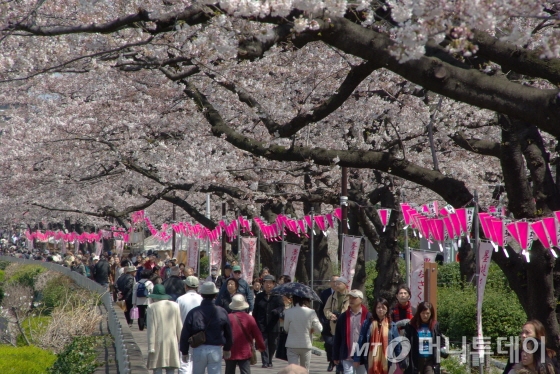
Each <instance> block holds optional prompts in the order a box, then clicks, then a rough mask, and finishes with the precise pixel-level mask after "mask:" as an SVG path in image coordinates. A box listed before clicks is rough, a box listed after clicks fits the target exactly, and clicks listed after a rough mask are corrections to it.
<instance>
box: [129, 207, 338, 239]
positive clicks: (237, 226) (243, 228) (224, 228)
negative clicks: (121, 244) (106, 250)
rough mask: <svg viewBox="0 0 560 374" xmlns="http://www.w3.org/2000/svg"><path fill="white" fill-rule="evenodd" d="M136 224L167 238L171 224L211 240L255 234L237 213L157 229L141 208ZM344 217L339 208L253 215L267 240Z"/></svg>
mask: <svg viewBox="0 0 560 374" xmlns="http://www.w3.org/2000/svg"><path fill="white" fill-rule="evenodd" d="M131 219H132V223H133V224H134V225H140V224H142V223H145V224H146V227H147V228H148V230H149V231H150V233H151V235H152V236H153V237H155V238H157V239H160V240H162V241H168V240H169V239H170V238H171V236H172V233H170V230H169V227H171V229H172V230H173V231H175V232H176V233H178V234H183V235H185V236H187V237H190V238H197V239H202V240H209V241H210V242H215V241H218V240H219V239H220V237H221V235H222V234H224V233H225V235H226V237H227V240H228V241H233V240H234V239H236V238H237V236H238V235H239V234H240V233H244V234H250V235H254V234H253V233H252V232H251V221H250V220H249V219H247V218H245V217H242V216H240V217H238V218H236V219H234V220H232V221H230V222H229V223H227V222H226V221H224V220H221V221H219V222H218V224H217V226H216V228H214V229H213V230H210V229H208V228H207V227H204V226H202V225H201V224H200V223H196V224H191V223H189V222H178V223H174V224H171V225H169V224H162V225H161V230H158V229H156V228H155V227H154V225H153V224H152V222H151V220H150V217H148V216H147V215H146V213H145V212H144V211H143V210H142V211H138V212H134V213H133V214H132V216H131ZM341 219H342V209H341V208H336V209H334V210H333V211H332V212H331V213H328V214H323V215H321V214H319V215H313V216H310V215H307V216H304V217H303V218H301V219H293V218H290V217H289V216H286V215H284V214H279V215H278V216H276V220H275V221H274V222H273V223H271V224H269V223H266V222H264V221H263V220H262V219H261V218H259V217H255V218H253V222H254V223H255V224H256V225H257V227H258V229H259V230H260V232H261V233H262V235H263V237H264V238H265V239H266V240H267V241H280V240H281V236H282V234H285V229H288V230H290V231H291V232H293V233H294V234H296V235H298V236H302V235H303V236H306V237H308V234H307V230H308V229H309V228H313V227H314V225H317V227H318V228H319V229H320V230H321V231H322V232H323V233H324V234H325V235H326V234H327V231H328V229H329V228H335V227H336V225H337V220H338V221H340V220H341Z"/></svg>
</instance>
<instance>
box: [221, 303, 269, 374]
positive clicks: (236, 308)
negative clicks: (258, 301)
mask: <svg viewBox="0 0 560 374" xmlns="http://www.w3.org/2000/svg"><path fill="white" fill-rule="evenodd" d="M229 308H230V309H231V313H230V314H228V318H229V324H230V325H231V331H232V335H233V341H234V342H235V344H234V345H233V346H232V347H231V357H229V358H228V359H226V373H225V374H235V367H236V366H239V371H240V372H241V374H250V373H251V363H250V360H251V356H252V355H253V353H252V352H251V348H252V347H253V340H254V341H256V344H257V349H258V350H259V352H263V351H264V350H265V349H266V347H265V345H264V340H263V337H262V334H261V331H260V330H259V328H258V326H257V323H256V322H255V319H254V318H253V317H252V316H250V315H249V314H247V310H248V309H249V303H247V301H245V296H243V295H241V294H237V295H234V296H233V298H232V301H231V303H230V304H229Z"/></svg>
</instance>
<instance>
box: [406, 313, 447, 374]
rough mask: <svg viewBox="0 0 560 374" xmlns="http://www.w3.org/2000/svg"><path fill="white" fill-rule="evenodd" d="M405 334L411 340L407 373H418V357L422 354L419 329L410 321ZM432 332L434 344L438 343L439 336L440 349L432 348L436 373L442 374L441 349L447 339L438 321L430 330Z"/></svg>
mask: <svg viewBox="0 0 560 374" xmlns="http://www.w3.org/2000/svg"><path fill="white" fill-rule="evenodd" d="M404 331H405V336H406V338H407V339H408V340H409V341H410V353H409V356H408V358H409V363H408V367H407V368H406V370H405V371H404V372H405V374H416V373H418V358H419V356H420V352H419V350H420V349H419V347H418V344H419V341H418V331H417V330H416V328H415V327H414V326H412V325H411V324H410V323H409V324H407V325H406V326H405V328H404ZM430 332H431V333H432V344H434V345H435V344H436V343H437V338H438V337H439V349H437V350H435V349H433V348H432V357H433V359H434V374H440V364H439V362H440V360H441V358H440V352H439V351H440V350H441V348H443V347H445V339H444V338H443V336H441V330H440V328H439V323H438V322H436V323H435V324H434V327H433V328H432V329H431V331H430Z"/></svg>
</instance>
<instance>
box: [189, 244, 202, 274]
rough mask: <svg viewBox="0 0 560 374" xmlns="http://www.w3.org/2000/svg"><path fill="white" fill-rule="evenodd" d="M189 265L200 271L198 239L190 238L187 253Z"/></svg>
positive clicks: (196, 271)
mask: <svg viewBox="0 0 560 374" xmlns="http://www.w3.org/2000/svg"><path fill="white" fill-rule="evenodd" d="M187 266H190V267H191V268H193V269H194V271H195V273H199V271H198V239H189V250H188V254H187Z"/></svg>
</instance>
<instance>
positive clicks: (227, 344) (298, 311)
mask: <svg viewBox="0 0 560 374" xmlns="http://www.w3.org/2000/svg"><path fill="white" fill-rule="evenodd" d="M10 254H11V255H15V256H18V257H24V258H32V259H36V260H43V261H48V262H56V263H59V264H61V265H63V266H67V267H69V268H71V269H72V270H73V271H76V272H77V273H79V274H82V275H83V276H86V277H90V278H91V279H92V280H94V281H95V282H97V283H99V284H100V285H102V286H104V287H107V289H108V291H110V292H112V293H113V297H114V300H115V301H119V302H121V303H122V304H124V309H125V313H124V314H125V317H126V320H127V322H128V323H129V325H132V324H133V322H134V319H137V323H138V328H139V330H141V331H143V330H145V329H146V330H147V333H148V362H147V366H148V369H151V370H154V373H155V374H158V373H163V372H164V371H165V372H166V373H174V372H175V370H176V369H179V373H183V374H187V373H188V374H190V373H194V374H203V373H205V372H207V373H208V374H218V373H221V366H222V359H224V360H225V372H226V374H234V373H235V371H236V368H237V367H239V370H240V372H241V373H242V374H249V373H250V372H251V365H252V364H256V362H257V354H256V351H259V352H260V358H261V365H262V368H272V367H273V358H277V359H281V360H284V361H287V364H288V366H286V367H285V368H283V369H282V370H281V372H282V373H294V374H300V373H307V372H308V369H309V367H310V361H311V352H312V349H313V345H312V342H313V334H314V333H320V334H321V335H322V338H323V340H324V343H325V351H326V356H327V357H326V358H327V361H328V366H327V368H326V371H327V372H333V371H336V374H342V373H344V374H354V373H355V374H366V373H367V374H389V373H391V374H403V373H404V374H439V373H440V359H441V358H443V357H446V356H447V347H446V346H445V339H444V338H443V337H442V334H441V330H440V327H439V323H438V322H437V321H436V320H435V318H434V316H435V313H434V307H433V305H432V304H431V303H429V302H426V301H423V302H421V303H419V304H418V305H417V306H416V307H414V306H413V305H411V302H410V296H411V292H410V289H409V288H408V287H407V286H406V285H401V286H399V287H398V290H397V293H396V295H395V298H396V300H397V302H396V304H395V305H394V306H391V305H390V303H389V301H388V300H387V299H384V298H377V299H375V300H374V303H373V308H374V310H373V311H371V312H370V311H368V309H367V307H366V305H365V303H364V295H363V293H362V292H361V291H360V290H357V289H350V287H349V286H350V284H349V281H348V280H347V279H346V278H344V277H339V276H332V277H331V279H330V284H329V288H327V289H325V290H324V291H323V292H322V293H321V295H320V299H321V304H320V305H319V307H318V309H314V308H312V306H311V299H310V298H305V297H301V296H300V295H280V294H278V293H277V292H275V290H277V288H276V287H277V286H278V285H280V284H285V283H290V282H291V279H290V277H289V276H287V275H284V276H282V277H280V278H279V279H278V281H277V280H276V278H275V277H274V276H273V275H272V274H270V272H269V269H268V268H263V269H262V271H261V272H260V273H259V275H258V276H257V277H255V278H254V279H253V280H252V284H251V285H250V284H249V283H248V282H247V281H246V280H245V279H244V278H243V277H242V273H241V267H240V266H239V265H237V264H235V263H234V264H226V265H225V271H224V274H222V275H218V269H217V268H216V267H211V269H210V275H209V276H208V277H207V278H205V279H199V277H198V274H196V273H195V272H194V270H193V269H192V268H189V267H186V266H185V265H184V264H182V263H180V264H177V260H176V259H175V258H168V259H166V260H161V259H159V258H158V256H157V255H156V254H150V253H149V254H147V255H137V256H133V255H128V256H125V257H124V258H120V257H119V256H118V255H116V254H111V253H110V252H108V253H105V254H104V255H102V256H100V257H97V256H91V255H90V254H88V253H81V252H79V251H78V252H76V253H71V252H68V253H66V254H65V255H62V254H60V253H59V252H56V251H53V252H50V251H44V252H42V253H41V252H31V251H29V252H26V251H19V252H13V253H10ZM133 309H136V310H137V315H136V316H134V317H135V318H134V319H133V318H132V316H131V311H132V310H133ZM316 311H317V312H318V313H317V312H316ZM398 337H406V339H407V340H408V342H409V343H410V346H409V347H407V349H408V355H406V356H405V357H404V358H403V359H401V360H399V361H398V362H396V363H392V362H391V361H392V360H389V357H388V354H389V353H390V351H391V350H393V357H397V356H399V353H400V351H401V349H403V347H402V345H394V346H392V347H390V342H391V341H393V340H394V339H395V338H398ZM528 338H534V339H530V341H527V342H525V340H527V339H528ZM545 339H546V332H545V328H544V326H543V324H542V323H540V322H539V321H537V320H531V321H528V322H527V323H526V324H525V325H524V326H523V329H522V333H521V339H520V347H519V348H518V349H517V350H516V351H515V354H514V356H515V359H514V360H513V361H511V362H508V364H507V366H506V368H505V370H504V374H559V373H560V370H559V368H560V365H558V361H557V359H556V355H555V352H554V351H553V350H550V349H547V348H546V343H545V344H544V345H543V342H544V341H545ZM364 346H367V348H366V349H363V348H362V347H364ZM393 361H394V360H393Z"/></svg>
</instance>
